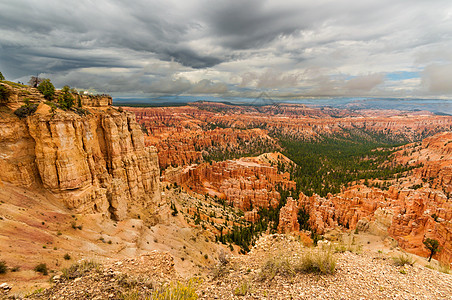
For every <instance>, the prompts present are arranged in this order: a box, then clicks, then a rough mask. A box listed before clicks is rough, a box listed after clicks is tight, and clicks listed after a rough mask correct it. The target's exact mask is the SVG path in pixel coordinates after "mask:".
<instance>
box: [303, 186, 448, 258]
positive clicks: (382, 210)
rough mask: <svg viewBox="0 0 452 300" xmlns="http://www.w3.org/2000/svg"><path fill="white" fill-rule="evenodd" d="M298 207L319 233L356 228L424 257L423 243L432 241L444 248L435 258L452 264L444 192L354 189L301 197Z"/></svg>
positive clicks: (358, 187) (425, 253) (426, 189)
mask: <svg viewBox="0 0 452 300" xmlns="http://www.w3.org/2000/svg"><path fill="white" fill-rule="evenodd" d="M299 207H304V208H305V209H306V210H307V211H308V212H309V214H310V219H309V223H310V226H311V228H313V229H314V230H315V231H316V232H318V233H324V232H325V231H326V230H327V229H330V228H335V227H337V226H343V227H345V228H350V229H355V228H357V229H358V230H364V231H370V232H371V233H374V234H378V235H382V236H385V235H389V236H391V237H393V238H394V239H395V240H397V241H398V243H399V245H400V246H401V247H402V248H404V249H406V250H408V251H410V252H413V253H416V254H419V255H424V256H426V255H427V254H428V251H427V249H425V247H424V246H423V243H422V242H423V240H424V239H425V238H433V239H436V240H438V241H439V243H440V245H441V248H442V251H441V252H440V253H438V254H437V255H436V256H435V257H436V258H438V259H441V260H445V261H449V262H450V261H452V242H451V241H452V225H451V224H452V202H451V201H450V199H448V198H447V196H446V195H445V194H444V193H443V192H441V191H437V190H432V189H429V188H422V189H418V190H413V189H402V190H399V189H397V188H396V187H391V188H390V189H389V190H388V191H382V190H379V189H376V188H368V187H365V186H354V187H351V188H349V189H347V190H345V191H343V192H342V193H340V194H338V195H335V196H332V195H330V196H329V197H327V198H322V197H319V196H318V195H314V196H311V197H307V196H305V195H303V194H301V195H300V199H299Z"/></svg>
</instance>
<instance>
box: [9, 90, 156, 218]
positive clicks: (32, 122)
mask: <svg viewBox="0 0 452 300" xmlns="http://www.w3.org/2000/svg"><path fill="white" fill-rule="evenodd" d="M20 93H21V92H20V91H18V92H17V93H16V94H17V95H20ZM83 99H84V101H83V102H84V103H86V104H90V105H92V106H89V107H87V106H84V107H83V108H84V109H85V110H86V114H85V115H80V114H77V113H75V112H73V111H62V110H60V109H58V110H57V111H54V112H52V113H51V110H50V107H49V106H47V105H46V104H44V103H43V99H41V101H39V102H38V100H39V99H38V100H36V99H35V100H34V101H35V102H38V103H40V104H39V107H38V109H37V111H36V113H34V114H33V115H31V116H28V117H27V118H25V119H19V118H18V117H16V116H15V115H14V114H12V113H11V111H9V110H8V109H4V111H2V115H1V116H2V118H0V153H1V157H0V169H1V170H2V172H0V180H2V181H5V182H10V183H13V184H15V185H24V186H32V185H35V186H36V187H43V188H45V189H47V190H49V191H51V192H52V193H54V194H55V195H56V196H57V197H58V198H59V199H60V200H61V202H63V203H64V204H65V205H66V206H67V207H68V208H70V209H73V210H74V211H75V212H78V213H104V214H106V215H108V216H111V217H112V218H113V219H123V218H125V217H126V216H128V215H130V216H135V217H136V216H138V215H140V217H143V218H153V214H154V211H155V208H156V206H157V205H158V204H159V199H160V193H159V167H158V158H157V151H156V149H155V148H154V147H145V145H144V140H143V134H142V131H141V128H140V126H139V125H138V124H137V123H136V121H135V117H134V115H133V114H132V113H128V112H122V113H121V112H118V111H117V110H115V109H112V108H111V107H110V106H109V104H111V97H107V96H98V97H94V96H91V97H88V96H85V97H84V98H83ZM19 100H20V99H19ZM93 106H95V107H97V108H94V107H93Z"/></svg>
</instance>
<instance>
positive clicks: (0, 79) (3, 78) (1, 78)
mask: <svg viewBox="0 0 452 300" xmlns="http://www.w3.org/2000/svg"><path fill="white" fill-rule="evenodd" d="M3 80H5V76H3V74H2V72H0V81H3Z"/></svg>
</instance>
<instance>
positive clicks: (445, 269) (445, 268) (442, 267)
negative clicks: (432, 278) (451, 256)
mask: <svg viewBox="0 0 452 300" xmlns="http://www.w3.org/2000/svg"><path fill="white" fill-rule="evenodd" d="M425 267H426V268H429V269H432V270H436V271H438V272H441V273H445V274H452V271H451V269H450V264H449V263H443V262H438V264H431V263H430V264H428V265H426V266H425Z"/></svg>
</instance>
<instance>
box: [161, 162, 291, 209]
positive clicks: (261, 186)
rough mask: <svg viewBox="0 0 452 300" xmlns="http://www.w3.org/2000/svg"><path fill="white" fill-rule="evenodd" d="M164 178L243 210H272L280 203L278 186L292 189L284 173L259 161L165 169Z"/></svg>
mask: <svg viewBox="0 0 452 300" xmlns="http://www.w3.org/2000/svg"><path fill="white" fill-rule="evenodd" d="M281 157H282V155H281ZM164 178H165V180H168V181H169V182H174V183H177V184H178V185H185V186H187V187H189V188H190V189H192V190H194V191H195V192H197V193H201V194H210V195H211V196H212V197H215V196H216V197H219V198H221V199H226V200H227V201H228V203H229V204H230V205H232V206H234V207H238V208H240V209H242V210H244V211H248V210H252V209H253V208H255V207H257V208H260V207H265V208H268V207H270V206H271V207H276V206H277V205H278V203H279V200H280V194H279V192H278V191H277V187H278V186H280V187H281V188H283V189H295V182H294V181H291V180H290V176H289V174H288V173H283V174H281V173H279V172H278V170H277V168H276V167H273V166H271V165H270V164H269V163H267V162H263V161H262V160H261V159H260V158H241V159H238V160H228V161H222V162H213V163H212V164H207V163H204V164H200V165H193V166H189V167H185V168H176V169H168V170H167V172H166V173H165V176H164Z"/></svg>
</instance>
